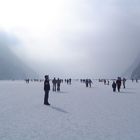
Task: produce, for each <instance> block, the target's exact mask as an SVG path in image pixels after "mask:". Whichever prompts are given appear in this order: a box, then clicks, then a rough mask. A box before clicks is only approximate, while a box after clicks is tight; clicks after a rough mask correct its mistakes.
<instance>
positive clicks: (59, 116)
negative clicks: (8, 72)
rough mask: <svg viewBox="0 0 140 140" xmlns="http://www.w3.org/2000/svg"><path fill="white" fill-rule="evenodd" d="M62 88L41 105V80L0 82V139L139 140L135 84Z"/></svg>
mask: <svg viewBox="0 0 140 140" xmlns="http://www.w3.org/2000/svg"><path fill="white" fill-rule="evenodd" d="M61 90H62V91H61V92H60V93H58V92H56V93H54V92H52V91H50V98H49V101H50V103H51V106H45V105H43V98H44V91H43V82H42V83H39V82H31V83H29V84H26V83H25V81H0V140H140V83H135V82H134V83H132V82H131V81H127V82H126V89H121V92H120V93H118V92H116V93H113V91H112V88H111V85H110V86H107V85H103V83H99V82H97V81H95V82H94V85H93V87H92V88H86V87H85V85H84V84H82V83H80V82H76V81H74V82H72V85H66V84H65V83H64V84H63V85H62V87H61Z"/></svg>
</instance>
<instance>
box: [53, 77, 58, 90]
mask: <svg viewBox="0 0 140 140" xmlns="http://www.w3.org/2000/svg"><path fill="white" fill-rule="evenodd" d="M52 83H53V91H56V84H57V80H56V79H55V78H54V79H53V80H52Z"/></svg>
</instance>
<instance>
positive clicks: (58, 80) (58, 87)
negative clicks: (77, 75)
mask: <svg viewBox="0 0 140 140" xmlns="http://www.w3.org/2000/svg"><path fill="white" fill-rule="evenodd" d="M60 84H61V80H60V79H59V78H58V79H57V91H60Z"/></svg>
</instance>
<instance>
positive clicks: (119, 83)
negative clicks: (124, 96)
mask: <svg viewBox="0 0 140 140" xmlns="http://www.w3.org/2000/svg"><path fill="white" fill-rule="evenodd" d="M116 86H117V89H118V92H120V88H121V77H118V79H117V81H116Z"/></svg>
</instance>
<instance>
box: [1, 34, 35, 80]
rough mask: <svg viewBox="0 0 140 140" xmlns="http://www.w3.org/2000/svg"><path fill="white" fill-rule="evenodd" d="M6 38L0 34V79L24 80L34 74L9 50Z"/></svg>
mask: <svg viewBox="0 0 140 140" xmlns="http://www.w3.org/2000/svg"><path fill="white" fill-rule="evenodd" d="M5 38H6V37H3V35H1V34H0V79H3V80H4V79H5V80H6V79H25V78H33V77H36V74H35V72H34V71H33V70H31V69H30V68H29V67H28V66H27V65H26V64H24V62H22V61H21V60H20V59H19V58H18V57H17V56H16V55H15V54H14V53H13V52H12V50H11V49H10V47H9V46H10V44H9V43H8V40H7V41H6V39H5Z"/></svg>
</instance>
